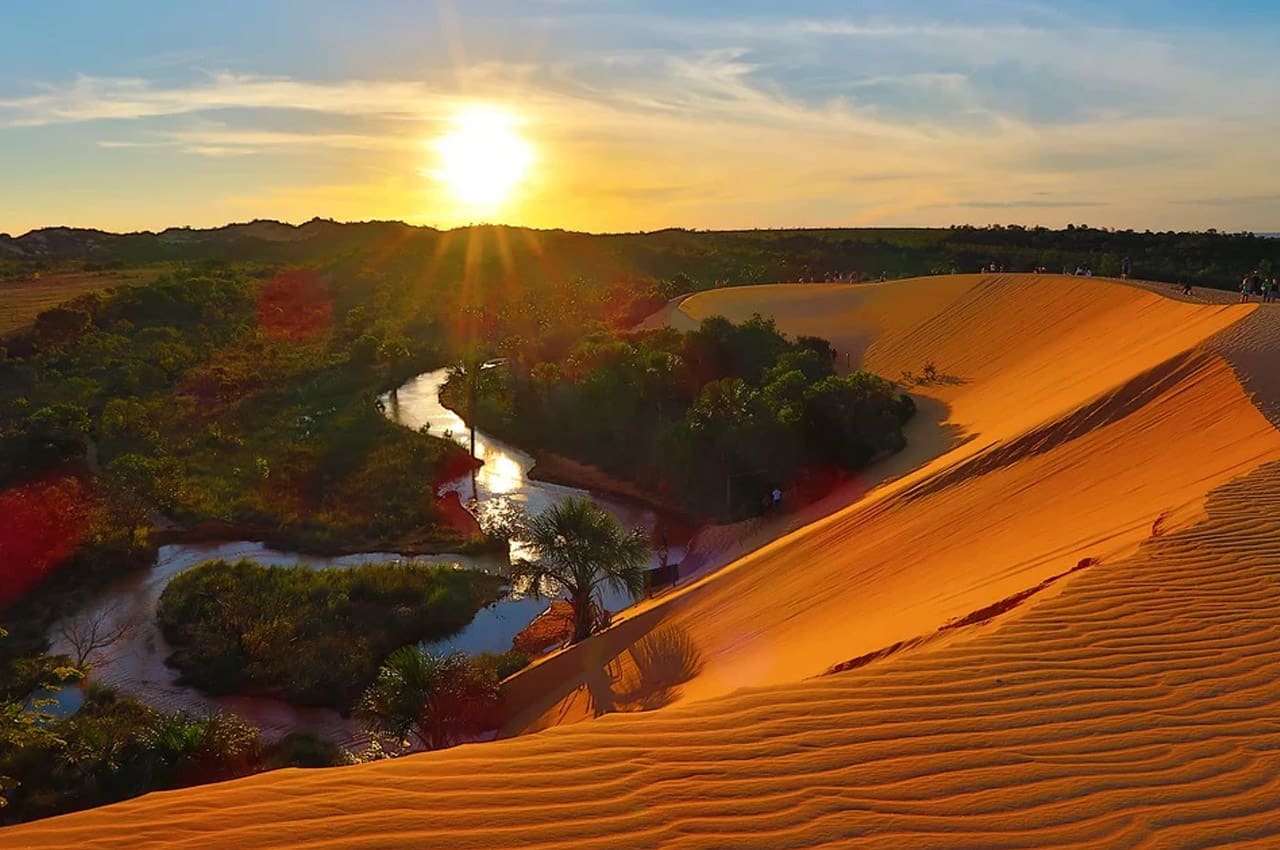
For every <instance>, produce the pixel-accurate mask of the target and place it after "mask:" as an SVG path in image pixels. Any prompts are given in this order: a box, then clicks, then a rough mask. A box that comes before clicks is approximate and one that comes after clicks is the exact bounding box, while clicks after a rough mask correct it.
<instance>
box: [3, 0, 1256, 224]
mask: <svg viewBox="0 0 1280 850" xmlns="http://www.w3.org/2000/svg"><path fill="white" fill-rule="evenodd" d="M796 5H797V6H802V5H803V4H796ZM511 8H512V15H513V16H514V17H511V18H507V17H498V16H494V15H489V16H488V17H486V18H485V19H484V20H483V22H482V23H483V25H484V27H486V28H488V29H486V31H485V32H486V34H487V33H488V30H489V29H493V28H499V29H501V28H504V27H505V28H506V30H505V31H509V32H510V33H511V34H515V33H520V32H523V30H522V27H523V28H526V29H527V28H528V27H529V24H530V20H532V19H533V18H535V17H536V18H537V19H538V20H537V23H538V26H539V27H543V25H544V24H546V26H545V27H543V28H544V29H545V30H547V31H552V32H554V34H555V38H556V39H558V41H556V40H553V43H552V44H551V45H550V46H548V47H547V48H546V49H545V50H544V51H542V54H541V55H538V53H536V52H535V53H533V54H532V55H530V54H522V55H521V56H520V57H518V58H513V56H512V52H511V49H510V44H509V42H506V41H502V40H501V39H496V40H494V41H495V43H496V42H501V44H502V45H505V47H500V48H492V49H488V50H485V49H481V48H480V47H478V46H475V45H465V46H467V47H468V48H469V49H468V50H467V51H455V53H456V54H457V55H464V54H465V55H466V56H467V57H468V61H467V62H466V63H465V64H462V65H460V66H457V67H455V66H454V65H452V64H451V60H450V61H446V60H445V59H444V58H433V57H430V56H429V57H426V58H421V59H420V57H414V62H413V63H412V67H413V69H414V70H413V71H412V72H409V71H407V70H405V68H406V67H407V63H406V64H402V65H400V66H395V67H399V68H400V71H399V73H398V74H393V73H392V72H391V71H390V70H386V71H385V73H386V74H387V76H386V77H385V78H373V77H372V75H367V76H366V77H365V78H361V76H360V75H356V74H351V75H350V76H349V77H348V78H338V79H322V78H319V75H318V74H316V73H315V72H313V74H312V76H307V75H306V74H303V73H301V72H299V73H298V74H296V75H280V74H261V73H241V72H236V71H231V70H225V67H226V66H227V64H228V63H227V62H223V63H222V67H223V68H224V70H216V71H212V72H206V71H196V72H192V71H190V70H188V71H185V72H184V71H182V70H181V67H182V63H183V61H185V59H186V58H188V57H187V54H186V53H184V50H183V48H182V46H181V45H175V53H174V54H172V55H171V56H166V57H160V58H159V60H157V63H156V64H155V67H154V68H148V67H147V66H143V65H139V64H137V63H133V64H129V63H122V64H121V65H119V66H118V67H117V71H121V72H126V71H127V72H128V73H120V74H119V75H116V76H109V75H93V76H90V75H81V76H76V77H73V78H71V79H67V80H61V81H58V80H52V81H45V82H44V83H42V84H40V85H38V86H35V87H29V88H26V89H22V90H18V91H0V126H4V127H10V128H19V127H21V128H26V130H25V131H24V134H26V135H29V136H30V137H32V138H37V137H39V134H40V133H50V134H51V133H59V134H65V135H66V136H68V137H71V136H73V135H74V136H77V137H82V138H85V139H86V144H88V145H93V144H96V145H97V147H98V148H99V149H100V151H102V152H103V153H102V154H101V155H102V156H108V155H109V152H111V151H119V152H120V153H119V156H124V155H125V154H124V151H125V150H127V149H130V148H134V149H147V150H153V151H155V153H156V160H157V162H159V161H161V160H162V158H164V157H168V158H170V159H173V160H177V161H179V162H182V163H184V167H187V166H189V162H188V161H187V160H184V159H181V157H182V156H187V157H189V156H199V157H208V158H210V161H209V162H207V163H204V164H203V167H205V168H207V169H209V170H216V171H217V172H218V173H220V174H227V175H229V177H230V179H231V182H232V183H234V181H235V180H237V179H239V180H241V181H243V183H242V184H240V185H235V186H229V188H228V190H227V191H228V197H229V198H232V199H234V204H235V205H236V206H235V209H237V210H239V209H241V208H242V206H243V205H247V204H250V203H251V202H252V199H253V198H258V199H259V201H260V202H261V203H262V204H263V205H264V209H263V212H264V213H270V212H272V211H273V210H276V209H278V208H279V206H284V207H286V208H288V209H295V208H297V209H301V208H302V207H303V205H305V204H312V205H315V204H322V203H325V202H326V201H325V198H326V197H334V198H338V197H340V198H341V199H345V200H342V201H341V202H342V203H344V204H350V205H352V207H353V208H354V205H355V204H356V203H357V200H358V201H359V202H360V203H374V200H373V199H379V200H378V201H377V202H378V203H380V204H382V206H379V207H378V209H377V214H379V215H403V216H404V217H412V218H416V219H418V220H424V219H425V220H431V221H434V222H437V223H447V222H444V221H443V220H442V219H443V214H442V213H439V212H438V211H439V210H440V209H441V208H443V207H444V206H445V203H446V199H443V198H440V197H436V196H434V195H432V194H431V192H432V188H431V186H430V185H421V184H423V183H426V182H428V181H420V180H419V181H418V182H415V180H416V179H417V178H415V175H417V174H419V173H420V172H421V171H422V170H423V166H424V165H426V164H427V163H425V162H423V161H422V160H423V157H425V156H429V155H430V154H429V150H430V148H429V146H428V145H425V144H424V141H425V140H426V139H427V138H429V137H430V135H431V134H433V133H434V132H436V123H437V122H441V121H444V120H446V119H447V118H448V117H449V116H451V115H452V114H453V113H454V112H455V111H456V110H457V109H458V108H459V107H460V106H461V105H462V104H464V103H465V102H468V101H472V100H476V99H482V100H495V101H500V102H503V103H506V104H509V105H510V106H511V107H512V108H515V109H518V110H520V111H522V112H524V113H526V114H527V115H528V116H529V117H530V122H529V133H530V134H531V135H532V136H533V137H534V141H535V142H536V143H537V144H538V145H540V146H542V148H543V151H542V153H543V156H542V157H541V159H542V160H543V162H544V167H543V168H542V169H540V170H539V172H538V173H537V174H535V175H534V180H533V182H532V183H531V184H530V187H529V190H528V192H529V194H528V198H526V199H525V201H526V202H525V205H524V206H523V207H520V208H519V209H518V210H516V212H515V213H513V214H515V215H517V216H518V219H517V220H519V221H522V222H527V223H534V224H540V225H549V226H554V225H565V226H578V227H587V228H592V229H600V228H630V227H643V226H661V225H666V224H689V225H694V226H711V225H725V226H740V225H741V226H751V225H757V224H759V225H768V224H775V223H776V224H788V223H789V224H797V223H806V224H829V223H876V222H903V221H914V222H919V223H928V222H943V223H945V222H947V221H955V220H971V219H975V218H978V217H980V216H981V215H983V213H984V211H997V210H1021V211H1024V212H1025V213H1026V215H1028V216H1031V215H1043V217H1044V218H1045V219H1046V220H1048V221H1061V220H1063V219H1064V218H1065V217H1067V216H1069V215H1070V213H1071V211H1072V210H1075V209H1084V208H1096V209H1102V210H1105V212H1106V215H1108V216H1115V217H1116V223H1121V224H1122V223H1126V221H1125V219H1126V217H1128V218H1134V217H1141V216H1144V215H1147V216H1159V217H1164V218H1163V219H1162V220H1165V221H1167V220H1172V219H1176V220H1179V221H1181V220H1183V219H1182V218H1178V216H1180V215H1181V216H1185V217H1186V219H1187V220H1189V219H1190V218H1191V217H1192V216H1193V215H1194V214H1195V209H1196V208H1197V207H1201V208H1204V209H1207V210H1209V211H1211V212H1213V213H1214V214H1217V213H1218V212H1219V211H1221V212H1223V213H1227V212H1229V213H1231V214H1232V215H1235V214H1237V213H1238V212H1239V209H1238V207H1240V206H1252V208H1254V209H1273V208H1274V201H1275V199H1276V196H1275V195H1274V194H1273V193H1270V192H1269V191H1267V190H1268V189H1269V188H1270V187H1267V186H1265V185H1263V186H1259V183H1260V181H1266V180H1268V179H1273V178H1272V177H1271V176H1270V175H1274V174H1276V173H1280V152H1278V151H1280V148H1277V146H1276V145H1275V144H1274V139H1275V138H1276V136H1277V135H1280V114H1277V113H1276V111H1275V110H1274V108H1273V107H1272V104H1273V103H1274V91H1275V90H1276V89H1277V88H1280V74H1278V73H1277V71H1275V70H1270V69H1271V68H1272V67H1273V66H1274V58H1273V56H1272V51H1270V50H1269V49H1265V50H1264V49H1262V47H1260V46H1259V42H1258V41H1255V40H1250V39H1244V40H1243V41H1241V42H1239V43H1227V42H1226V41H1225V40H1224V39H1222V38H1220V37H1218V36H1215V35H1213V34H1212V33H1203V32H1196V33H1191V32H1181V31H1176V30H1173V29H1165V30H1161V29H1159V28H1158V27H1157V26H1147V27H1143V28H1141V29H1137V28H1133V29H1125V28H1121V27H1119V26H1116V25H1114V24H1111V25H1106V26H1104V25H1101V24H1099V23H1098V22H1097V21H1093V20H1079V19H1076V18H1075V17H1073V16H1072V15H1071V14H1070V13H1069V12H1067V11H1063V10H1062V9H1061V8H1058V7H1050V6H1043V7H1037V6H1032V5H1030V4H1028V3H1025V2H999V3H992V2H981V0H975V8H976V11H974V12H973V13H972V14H966V15H965V17H964V23H955V22H954V21H948V20H938V19H934V18H932V17H930V15H929V13H927V12H924V11H919V8H918V7H917V6H916V5H915V4H912V5H911V6H910V7H909V8H908V7H907V4H899V5H893V4H889V3H887V2H873V3H868V4H866V5H865V8H871V9H878V10H879V11H878V12H876V13H874V14H873V13H867V14H865V15H862V16H858V15H854V14H847V15H844V16H836V17H820V16H817V15H814V14H810V13H806V12H804V11H799V12H794V11H785V12H776V11H775V12H772V13H769V14H763V13H759V14H752V13H749V12H745V11H744V12H743V13H741V14H738V13H735V14H723V13H721V14H716V13H712V12H705V13H703V12H697V13H694V12H688V13H683V12H682V13H676V12H668V13H664V14H655V13H645V12H636V11H634V9H635V6H634V5H633V4H621V3H619V4H607V5H606V4H598V3H585V2H584V3H571V4H558V5H557V8H555V9H552V10H550V11H548V8H547V7H546V6H544V5H539V6H538V7H537V8H536V9H534V10H533V11H531V12H528V13H524V12H522V11H521V10H523V9H524V6H518V7H517V6H515V5H512V7H511ZM755 8H757V9H759V8H760V7H758V6H757V7H755ZM859 8H864V7H859ZM929 8H930V9H934V10H935V11H936V9H937V8H938V6H937V4H931V5H930V6H929ZM467 14H468V13H467V12H466V10H465V9H463V8H462V7H461V5H460V6H459V11H458V18H459V20H458V22H457V24H458V33H457V34H456V38H457V39H459V41H460V42H461V41H464V40H465V39H466V37H467V27H468V26H473V27H478V26H479V24H476V23H474V22H472V24H468V19H467ZM476 14H479V13H476ZM521 14H526V15H527V17H519V16H520V15H521ZM543 18H545V19H546V20H545V21H544V20H543ZM547 21H550V22H551V23H547ZM477 40H478V41H481V42H484V39H479V38H478V37H476V36H475V35H474V33H473V36H472V41H477ZM521 43H524V42H521ZM371 49H372V48H371ZM446 53H447V51H445V52H442V53H441V54H440V56H441V57H444V56H445V54H446ZM195 55H196V54H191V56H195ZM380 59H381V57H380ZM192 61H194V60H192ZM198 61H199V62H200V64H202V65H206V66H208V65H214V66H215V67H217V65H216V63H214V62H213V61H212V59H211V57H210V56H209V55H208V53H207V52H204V51H202V52H201V53H199V54H198ZM230 64H232V65H233V66H235V67H238V68H244V67H252V65H251V64H246V63H244V62H243V61H235V62H231V63H230ZM269 67H277V68H278V67H281V65H279V64H275V65H271V66H269ZM359 67H364V68H366V69H367V68H368V67H377V68H379V69H389V68H391V67H393V63H389V62H382V61H379V62H376V63H366V64H365V65H362V66H359ZM162 71H163V73H162ZM334 73H335V74H336V73H337V71H334ZM76 125H80V126H76ZM42 128H44V129H42ZM175 154H176V155H180V156H177V157H175V156H174V155H175ZM285 155H287V156H285ZM259 160H261V162H262V163H265V164H259V165H257V166H256V170H255V163H258V162H259ZM321 162H322V163H323V164H324V169H323V170H321V169H319V168H317V167H316V164H317V163H321ZM334 169H339V170H341V171H342V172H343V173H332V174H331V172H332V170H334ZM307 171H309V172H310V175H309V177H308V176H306V175H304V172H307ZM285 172H289V173H290V175H291V176H290V179H289V180H288V181H286V180H285V179H284V177H283V174H284V173H285ZM317 173H324V174H325V175H326V177H325V182H326V184H331V185H335V186H337V185H340V186H342V187H344V188H343V190H342V193H341V194H340V196H339V195H338V194H335V193H329V194H328V195H326V194H325V193H324V192H318V193H317V192H312V191H310V190H309V189H308V188H307V186H304V185H301V184H302V183H303V182H304V180H305V179H310V180H312V181H314V180H315V174H317ZM277 174H279V175H280V176H279V177H278V178H277V176H276V175H277ZM387 174H394V175H400V177H395V178H393V177H388V176H386V175H387ZM247 175H251V178H250V176H247ZM330 175H331V176H330ZM371 175H373V176H371ZM273 179H278V181H279V185H268V184H270V183H271V181H272V180H273ZM362 181H363V182H362ZM397 181H399V182H397ZM391 186H394V189H390V188H388V187H391ZM1185 198H1191V199H1196V200H1176V199H1185ZM1175 200H1176V202H1175ZM395 203H401V204H402V206H400V207H395V206H392V204H395ZM1268 205H1270V206H1268ZM344 208H345V207H344ZM1179 209H1180V210H1182V211H1183V212H1182V213H1179V212H1178V210H1179ZM326 212H330V211H328V210H326V209H323V208H313V209H311V210H310V213H311V214H315V213H326ZM1199 214H1200V215H1203V212H1201V213H1199ZM437 216H439V218H437ZM795 216H802V217H803V219H802V220H797V219H796V218H795ZM306 217H309V215H308V216H306Z"/></svg>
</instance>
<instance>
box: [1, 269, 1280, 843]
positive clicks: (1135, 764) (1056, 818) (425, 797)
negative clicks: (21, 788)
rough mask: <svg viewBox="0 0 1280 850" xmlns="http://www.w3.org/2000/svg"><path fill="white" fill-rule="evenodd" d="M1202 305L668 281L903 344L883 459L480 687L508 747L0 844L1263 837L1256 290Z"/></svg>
mask: <svg viewBox="0 0 1280 850" xmlns="http://www.w3.org/2000/svg"><path fill="white" fill-rule="evenodd" d="M1229 300H1230V297H1229V296H1222V297H1221V298H1217V297H1215V296H1214V295H1213V294H1209V295H1208V296H1206V295H1204V294H1201V295H1199V296H1195V297H1193V298H1191V299H1179V300H1175V299H1174V298H1173V297H1172V296H1171V295H1169V294H1168V293H1167V292H1164V291H1162V292H1153V291H1150V290H1149V289H1144V288H1142V287H1139V286H1131V285H1125V284H1120V283H1118V282H1110V281H1104V280H1099V279H1086V278H1057V277H1049V276H1032V275H996V276H980V275H967V276H953V277H938V278H930V279H921V280H908V281H901V282H897V283H891V284H884V285H877V286H863V287H851V286H839V285H811V286H806V285H784V286H775V287H753V288H738V289H731V290H720V291H716V292H713V293H706V294H702V295H698V296H694V297H692V298H688V299H685V300H684V301H683V302H682V303H681V304H680V305H679V306H678V308H676V310H674V311H673V312H672V314H671V315H670V320H671V321H672V322H673V323H683V322H692V321H695V320H697V319H699V318H701V317H703V316H705V315H710V314H713V313H718V314H724V315H728V316H729V317H730V318H738V317H741V316H745V315H748V314H750V313H752V312H761V313H762V314H765V315H769V316H772V317H773V318H775V319H776V321H777V322H778V324H779V326H780V327H781V328H783V329H784V330H786V331H788V332H791V333H818V334H821V335H823V336H827V337H829V338H831V339H832V340H833V341H834V342H835V344H836V346H837V349H838V350H839V352H840V355H839V356H840V358H841V359H844V358H846V357H847V362H848V364H849V365H850V366H862V367H864V368H867V369H870V370H872V371H875V372H879V373H881V374H886V375H889V376H898V375H900V374H901V373H902V372H904V371H910V372H913V373H914V374H915V375H918V374H920V372H921V371H922V366H923V364H924V363H925V362H931V363H932V364H933V365H934V366H935V367H936V369H937V372H938V378H937V379H936V380H934V381H932V382H930V383H927V384H921V385H918V386H916V387H915V388H914V390H913V392H914V393H915V394H916V395H917V396H918V398H919V399H920V402H921V412H922V415H920V416H918V417H917V419H916V420H915V421H914V422H913V423H912V425H911V428H912V429H913V432H912V433H910V434H909V439H910V440H911V443H910V446H909V448H908V450H907V452H906V453H904V455H900V456H898V457H895V458H893V459H891V461H890V462H889V465H888V466H886V467H881V468H879V469H873V470H871V471H870V474H869V475H868V477H867V478H866V479H865V480H863V481H861V482H856V483H855V484H854V485H852V486H850V487H849V488H846V489H845V490H843V491H841V492H839V493H837V494H836V495H835V496H833V497H832V498H831V499H830V500H828V502H827V503H826V504H825V505H822V506H821V507H820V508H819V509H816V510H815V512H814V514H813V515H806V516H804V517H802V519H804V520H809V521H808V522H807V524H804V525H802V526H801V527H798V528H797V529H796V530H795V531H794V532H793V533H791V534H788V535H786V536H784V537H782V538H780V539H778V540H777V541H775V542H774V543H772V544H769V545H767V546H765V547H764V548H762V549H760V550H758V551H756V552H754V553H752V554H751V555H749V556H747V557H745V558H742V559H741V560H739V561H737V562H735V563H733V564H731V565H729V566H728V567H726V568H724V569H722V570H720V571H718V572H716V573H712V574H710V575H708V576H705V577H703V578H702V579H700V580H698V581H696V582H693V583H691V584H689V585H688V586H686V587H682V588H679V589H677V591H675V592H674V593H672V594H669V595H667V596H665V597H663V598H662V599H659V600H657V601H655V602H652V603H648V604H646V605H645V606H643V607H642V608H640V609H638V610H637V611H635V612H634V613H631V614H629V615H628V616H627V617H626V618H625V619H623V620H621V621H620V622H618V623H617V624H616V625H615V626H614V627H613V628H611V629H610V630H609V631H608V632H606V633H604V634H603V635H600V636H598V637H596V638H593V639H590V640H588V641H586V642H584V643H582V644H579V645H578V646H576V647H574V648H572V649H571V650H569V651H566V652H562V653H560V654H558V655H555V656H552V657H550V658H548V659H546V660H544V661H543V662H541V663H539V664H536V665H534V666H532V667H530V668H528V669H527V670H525V671H524V672H522V673H521V674H519V675H518V676H516V677H515V678H514V679H512V680H510V681H509V683H508V686H507V696H508V700H509V704H510V706H511V707H512V709H513V716H512V720H511V724H510V728H509V729H508V730H507V733H508V734H509V735H512V736H513V737H511V738H510V739H509V740H503V741H498V742H495V743H489V744H478V745H468V746H463V747H458V748H455V749H452V750H448V751H444V752H440V753H433V754H426V755H420V756H411V757H407V758H403V759H399V760H395V761H391V762H384V763H375V764H370V765H364V766H361V767H355V768H343V769H338V770H327V771H308V772H304V771H296V770H289V771H279V772H275V773H270V774H265V775H261V776H256V777H251V778H249V779H244V780H239V781H235V782H230V783H226V784H223V785H218V786H206V787H201V788H196V789H189V790H182V791H175V792H168V793H164V794H155V795H152V796H149V797H145V798H141V799H139V800H135V801H131V802H127V803H123V804H120V805H116V806H111V807H108V808H105V809H102V810H97V811H90V812H83V813H78V814H74V815H69V816H66V817H61V818H55V819H51V820H49V821H45V822H39V823H35V824H31V825H27V826H22V827H17V828H13V829H10V830H7V831H6V832H5V833H4V837H5V838H6V839H7V840H8V841H9V842H11V843H12V844H13V845H14V846H19V847H65V846H86V847H117V846H118V847H126V846H127V847H166V848H168V847H193V848H194V847H199V848H201V850H204V849H205V848H213V847H228V848H230V847H236V848H245V847H253V848H274V847H281V848H283V847H398V846H406V845H411V846H440V847H499V846H510V847H515V846H519V847H574V848H585V847H616V846H637V847H641V846H669V847H724V846H733V847H761V848H777V847H811V846H841V847H850V846H866V847H885V846H892V847H901V848H917V847H918V848H925V847H947V846H965V847H1023V846H1032V845H1034V846H1043V845H1053V846H1079V847H1198V846H1205V845H1206V844H1209V843H1213V842H1214V841H1215V840H1220V839H1221V837H1222V836H1223V835H1224V834H1230V835H1231V836H1234V837H1236V838H1237V839H1243V840H1244V841H1246V842H1247V841H1253V842H1254V844H1253V846H1258V847H1264V846H1274V844H1275V842H1276V841H1277V835H1280V821H1277V820H1276V819H1275V817H1274V816H1273V809H1274V801H1275V800H1276V799H1277V795H1278V794H1280V755H1277V752H1280V727H1277V726H1276V724H1275V720H1274V718H1275V716H1276V714H1277V711H1278V710H1280V684H1277V678H1276V675H1275V661H1274V659H1275V658H1276V651H1277V650H1278V649H1280V632H1277V629H1276V626H1275V624H1276V622H1277V617H1278V616H1280V596H1277V594H1276V593H1275V582H1276V580H1277V579H1278V578H1280V572H1278V570H1280V567H1278V566H1277V565H1280V521H1277V519H1276V517H1277V516H1278V515H1280V513H1278V512H1280V432H1277V430H1276V428H1275V426H1274V425H1273V421H1276V420H1274V418H1273V420H1272V421H1269V420H1268V416H1271V417H1274V416H1275V411H1276V410H1277V408H1278V406H1280V379H1276V378H1274V377H1273V374H1274V373H1275V370H1274V369H1273V368H1271V363H1272V362H1273V361H1274V359H1275V358H1276V357H1277V356H1280V308H1277V307H1272V306H1270V305H1256V304H1255V305H1240V304H1232V303H1219V302H1227V301H1229ZM904 380H905V378H904ZM824 513H825V516H820V514H824ZM538 730H541V731H538ZM534 732H536V734H529V733H534ZM521 733H524V734H521Z"/></svg>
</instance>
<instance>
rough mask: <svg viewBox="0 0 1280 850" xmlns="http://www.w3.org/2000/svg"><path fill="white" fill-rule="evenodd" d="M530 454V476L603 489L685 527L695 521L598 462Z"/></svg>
mask: <svg viewBox="0 0 1280 850" xmlns="http://www.w3.org/2000/svg"><path fill="white" fill-rule="evenodd" d="M532 455H533V459H534V462H533V468H532V469H530V470H529V477H530V478H532V479H534V480H536V481H546V482H548V483H550V484H560V485H563V486H566V487H574V488H576V489H579V490H588V491H591V492H595V493H605V494H607V495H610V496H615V497H617V498H620V499H627V500H629V501H632V502H636V503H638V504H641V505H644V506H646V507H648V508H652V509H653V510H654V511H656V512H657V513H659V514H661V515H662V517H663V518H664V519H668V520H674V521H675V522H676V523H677V524H678V525H681V526H686V527H693V526H695V525H697V520H694V519H693V518H691V517H689V515H688V514H686V513H685V512H684V511H683V510H682V509H681V508H679V507H677V506H676V505H675V504H673V503H672V502H670V501H669V500H667V499H663V498H662V497H660V496H657V495H655V494H653V493H651V492H649V491H648V490H645V489H644V488H642V487H640V486H639V485H636V484H633V483H632V482H630V481H626V480H624V479H622V478H618V477H617V476H614V475H610V474H609V473H607V472H605V471H604V470H603V469H601V468H600V467H598V466H592V465H591V464H589V463H583V462H582V461H579V460H574V459H573V458H570V457H566V456H564V455H561V454H556V453H555V452H548V451H537V450H535V451H533V452H532Z"/></svg>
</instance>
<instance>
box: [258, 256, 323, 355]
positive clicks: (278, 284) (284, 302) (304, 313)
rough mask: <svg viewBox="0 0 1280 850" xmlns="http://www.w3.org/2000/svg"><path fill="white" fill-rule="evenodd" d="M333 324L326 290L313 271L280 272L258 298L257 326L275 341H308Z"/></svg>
mask: <svg viewBox="0 0 1280 850" xmlns="http://www.w3.org/2000/svg"><path fill="white" fill-rule="evenodd" d="M332 321H333V299H332V298H331V297H330V296H329V287H328V286H327V285H326V284H325V282H324V279H323V278H322V277H320V275H318V274H316V273H315V272H312V271H307V270H305V269H297V270H294V271H287V272H281V273H280V274H278V275H276V276H275V277H273V278H271V280H269V281H267V283H266V285H265V286H263V288H262V293H261V294H260V295H259V296H258V324H259V325H261V326H262V329H263V330H265V331H266V332H267V334H268V335H270V336H273V337H276V338H277V339H311V338H312V337H315V336H317V335H319V334H321V333H323V332H324V331H326V330H327V329H328V328H329V325H330V323H331V322H332Z"/></svg>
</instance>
